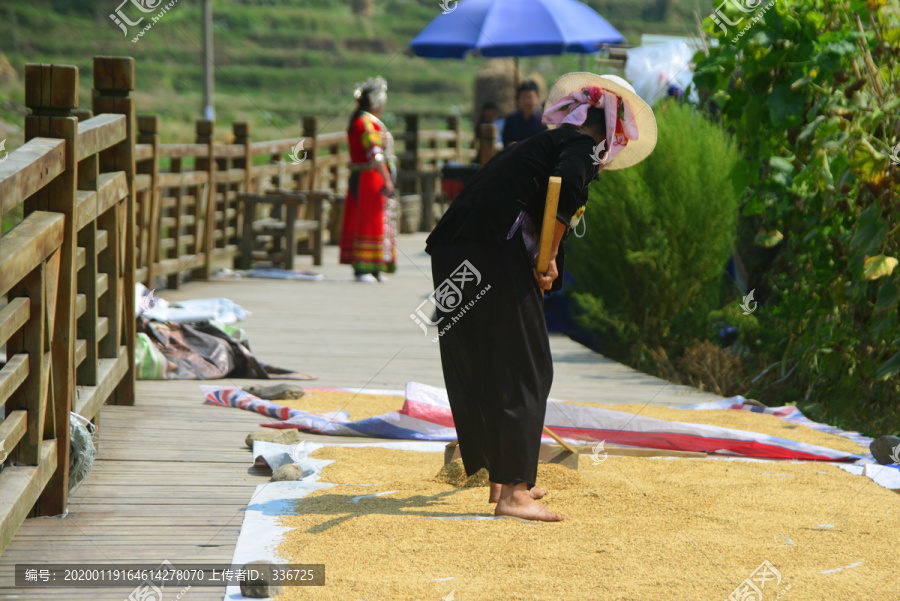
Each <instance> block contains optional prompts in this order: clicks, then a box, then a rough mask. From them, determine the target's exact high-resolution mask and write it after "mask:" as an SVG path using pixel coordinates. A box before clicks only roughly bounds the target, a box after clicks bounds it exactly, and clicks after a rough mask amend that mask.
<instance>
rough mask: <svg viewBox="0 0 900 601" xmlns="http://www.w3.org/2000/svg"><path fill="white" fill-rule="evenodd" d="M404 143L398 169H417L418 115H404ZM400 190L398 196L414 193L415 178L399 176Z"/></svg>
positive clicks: (410, 170)
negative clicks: (402, 155)
mask: <svg viewBox="0 0 900 601" xmlns="http://www.w3.org/2000/svg"><path fill="white" fill-rule="evenodd" d="M405 120H406V136H407V137H406V145H405V152H404V157H403V160H401V161H400V171H408V172H413V171H418V170H419V116H418V115H406V118H405ZM399 179H400V181H399V182H398V183H399V184H400V190H399V192H398V196H402V195H404V194H415V193H416V179H415V178H409V179H406V178H399Z"/></svg>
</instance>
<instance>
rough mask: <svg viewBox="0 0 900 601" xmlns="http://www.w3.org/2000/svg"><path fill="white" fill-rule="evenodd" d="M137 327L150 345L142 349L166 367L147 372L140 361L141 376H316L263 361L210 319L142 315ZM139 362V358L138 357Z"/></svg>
mask: <svg viewBox="0 0 900 601" xmlns="http://www.w3.org/2000/svg"><path fill="white" fill-rule="evenodd" d="M137 331H138V337H139V338H144V339H145V342H147V343H149V345H147V346H149V347H150V348H147V349H145V350H146V352H150V353H152V354H153V355H156V356H157V357H160V358H164V360H165V368H164V369H160V370H157V373H155V374H148V373H146V372H147V370H145V369H144V368H143V365H141V366H139V370H140V376H139V377H140V378H141V379H162V380H213V379H217V378H225V377H231V378H255V379H271V378H277V379H285V380H312V379H315V378H314V377H313V376H310V375H308V374H301V373H297V372H293V371H290V370H287V369H283V368H280V367H275V366H274V365H269V364H268V363H263V362H262V361H260V360H259V359H257V358H256V357H255V356H253V354H252V353H251V352H250V349H249V348H248V346H249V345H248V344H247V343H246V341H244V342H242V341H239V340H237V339H235V338H233V337H231V336H229V335H228V334H227V333H226V332H224V331H223V330H221V329H220V328H219V327H217V326H216V325H215V324H213V323H210V322H209V321H202V322H195V323H192V324H188V323H176V322H160V321H151V320H149V319H146V318H143V317H141V318H139V319H138V323H137ZM141 334H143V335H144V336H141ZM139 346H140V345H139ZM138 362H139V363H140V362H141V359H140V358H138ZM159 372H161V373H159Z"/></svg>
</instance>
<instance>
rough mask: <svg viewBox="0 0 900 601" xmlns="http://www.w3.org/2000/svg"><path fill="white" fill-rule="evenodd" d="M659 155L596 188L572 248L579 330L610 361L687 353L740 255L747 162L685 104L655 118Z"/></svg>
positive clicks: (607, 175)
mask: <svg viewBox="0 0 900 601" xmlns="http://www.w3.org/2000/svg"><path fill="white" fill-rule="evenodd" d="M657 123H658V126H659V141H658V143H657V146H656V149H655V150H654V151H653V153H652V154H651V155H650V157H649V158H647V159H646V160H645V161H643V162H642V163H640V164H638V165H637V166H635V167H632V168H629V169H624V170H615V171H605V172H602V173H601V174H600V177H599V179H598V181H597V182H595V183H594V184H593V185H592V187H591V194H590V200H589V202H588V210H587V211H586V212H585V222H586V226H587V234H586V235H585V236H584V237H583V238H580V239H574V238H570V240H573V241H572V242H571V244H570V246H571V254H572V260H571V261H570V262H568V263H567V269H569V270H570V272H571V273H572V275H573V276H574V278H575V286H574V288H573V294H574V298H575V299H576V301H577V303H578V305H579V306H580V308H581V310H582V311H583V314H582V315H581V316H580V318H579V319H580V321H581V325H582V326H583V327H585V328H587V329H588V330H590V331H592V332H594V333H596V334H598V335H599V336H600V337H601V339H603V340H604V341H605V343H604V344H603V348H602V350H603V352H604V353H605V354H607V355H609V356H611V357H613V358H616V359H619V360H623V361H626V362H628V363H631V364H633V365H635V364H637V365H640V364H642V363H643V361H644V359H646V357H645V356H644V353H645V351H646V349H648V348H649V349H655V348H657V347H659V346H661V345H664V346H672V345H674V346H678V345H681V346H684V345H686V344H687V342H688V337H689V336H690V333H691V332H693V335H694V336H696V335H697V334H698V333H699V332H701V331H705V329H706V325H707V324H706V319H707V313H708V311H709V310H711V309H713V308H718V300H719V299H718V290H719V281H720V278H721V277H722V273H723V270H724V267H725V263H726V262H727V261H728V258H729V256H730V255H731V253H732V250H733V248H734V241H735V230H736V223H737V201H736V193H735V190H734V187H733V185H732V182H731V179H730V177H729V174H730V173H731V172H732V170H733V169H734V168H735V166H736V165H737V164H738V162H739V154H738V151H737V148H736V146H735V144H734V142H733V141H732V140H731V139H730V137H729V136H728V135H727V134H726V133H725V132H724V131H723V130H722V129H721V128H720V127H718V126H716V125H714V124H712V123H711V122H709V121H708V120H707V119H706V118H704V117H703V116H701V115H699V114H697V113H696V112H695V111H694V110H693V109H691V108H690V107H686V106H682V105H680V104H677V103H672V104H667V105H664V106H663V107H662V108H661V109H659V110H657Z"/></svg>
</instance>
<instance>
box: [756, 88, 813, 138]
mask: <svg viewBox="0 0 900 601" xmlns="http://www.w3.org/2000/svg"><path fill="white" fill-rule="evenodd" d="M766 105H767V106H768V107H769V117H770V118H771V119H772V125H774V126H775V127H782V128H788V127H797V126H798V125H800V115H802V114H803V112H804V108H805V106H806V99H805V98H804V97H803V95H802V94H799V93H797V92H792V91H791V86H790V85H788V84H779V85H776V86H773V87H772V93H771V94H769V97H768V98H766Z"/></svg>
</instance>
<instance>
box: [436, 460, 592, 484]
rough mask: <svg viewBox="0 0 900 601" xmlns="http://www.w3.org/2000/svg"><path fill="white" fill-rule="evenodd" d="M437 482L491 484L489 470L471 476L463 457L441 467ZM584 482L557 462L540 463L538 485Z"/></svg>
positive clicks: (572, 471)
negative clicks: (464, 464) (467, 471)
mask: <svg viewBox="0 0 900 601" xmlns="http://www.w3.org/2000/svg"><path fill="white" fill-rule="evenodd" d="M434 481H435V482H442V483H444V484H449V485H451V486H455V487H456V488H472V487H476V486H488V484H490V482H489V478H488V472H487V470H486V469H484V468H481V469H480V470H478V471H477V472H475V473H474V474H472V475H471V476H469V477H466V470H465V468H464V467H463V463H462V459H454V460H453V461H451V462H450V463H448V464H446V465H445V466H444V467H442V468H441V471H439V472H438V473H437V475H436V476H435V477H434ZM583 484H584V482H583V480H582V479H581V478H580V477H579V476H578V472H576V471H575V470H572V469H569V468H567V467H566V466H564V465H558V464H556V463H539V464H538V473H537V482H536V486H539V487H541V488H549V489H550V490H566V489H569V488H577V487H579V486H582V485H583Z"/></svg>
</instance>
